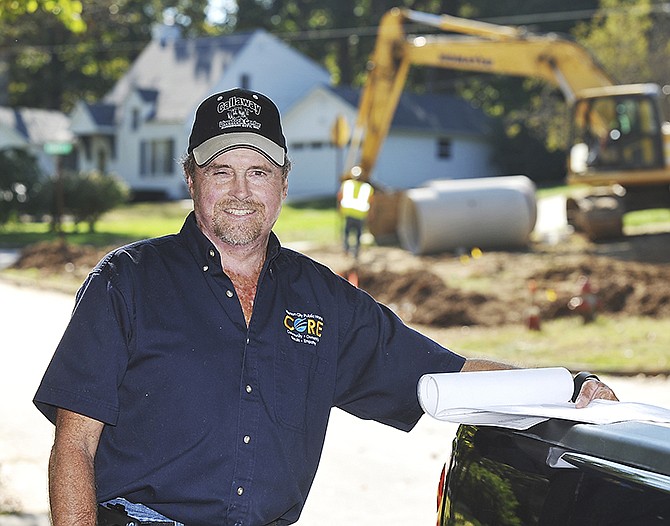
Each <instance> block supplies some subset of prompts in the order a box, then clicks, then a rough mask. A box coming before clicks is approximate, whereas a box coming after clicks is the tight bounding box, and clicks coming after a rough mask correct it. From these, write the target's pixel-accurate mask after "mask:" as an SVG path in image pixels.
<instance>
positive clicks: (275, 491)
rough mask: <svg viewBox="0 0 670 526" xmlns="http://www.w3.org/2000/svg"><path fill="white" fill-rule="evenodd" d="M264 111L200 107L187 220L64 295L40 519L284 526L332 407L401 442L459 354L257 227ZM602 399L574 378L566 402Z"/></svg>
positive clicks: (272, 208)
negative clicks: (70, 296) (573, 391)
mask: <svg viewBox="0 0 670 526" xmlns="http://www.w3.org/2000/svg"><path fill="white" fill-rule="evenodd" d="M286 153H287V152H286V141H285V139H284V136H283V132H282V129H281V123H280V117H279V112H278V111H277V108H276V107H275V105H274V104H273V103H272V101H270V99H268V98H267V97H265V96H264V95H261V94H259V93H255V92H251V91H247V90H242V89H234V90H230V91H226V92H223V93H219V94H216V95H213V96H211V97H209V98H208V99H206V100H205V101H203V102H202V104H201V105H200V106H199V108H198V110H197V111H196V115H195V121H194V124H193V129H192V132H191V136H190V139H189V146H188V153H187V156H186V157H185V159H184V161H183V167H184V171H185V175H186V181H187V183H188V188H189V191H190V193H191V196H192V198H193V203H194V212H193V213H191V214H190V215H189V216H188V218H187V219H186V221H185V223H184V226H183V227H182V230H181V231H180V232H179V233H178V234H175V235H169V236H165V237H162V238H158V239H151V240H146V241H140V242H137V243H134V244H131V245H129V246H126V247H123V248H120V249H118V250H115V251H114V252H112V253H111V254H109V255H108V256H107V257H105V258H104V259H103V260H102V261H101V262H100V263H99V264H98V266H97V267H96V268H95V269H94V270H93V271H92V273H91V274H90V276H89V278H88V279H87V280H86V282H85V283H84V285H83V286H82V288H81V289H80V291H79V292H78V294H77V302H76V306H75V309H74V311H73V314H72V319H71V321H70V323H69V325H68V327H67V329H66V331H65V333H64V335H63V338H62V340H61V342H60V344H59V346H58V348H57V350H56V352H55V355H54V358H53V360H52V362H51V364H50V365H49V367H48V369H47V371H46V373H45V376H44V378H43V381H42V383H41V385H40V387H39V389H38V391H37V394H36V396H35V403H36V405H37V407H38V408H39V409H40V410H41V411H42V412H43V413H44V414H45V415H46V416H47V417H48V418H49V419H50V420H52V421H53V422H55V424H56V435H55V440H54V446H53V450H52V454H51V458H50V463H49V467H50V469H49V474H50V475H49V479H50V482H49V488H50V501H51V512H52V520H53V524H54V525H56V526H61V525H73V524H76V525H77V526H92V525H95V524H96V508H97V507H98V505H99V504H100V505H101V506H100V508H99V513H100V524H103V525H107V524H121V523H122V524H125V522H118V520H117V519H115V518H109V519H108V518H107V517H108V516H109V515H110V514H114V513H118V512H121V513H122V514H128V515H129V516H132V517H134V518H135V519H138V520H136V521H135V522H136V523H137V522H139V523H140V524H144V523H146V524H172V525H179V524H186V525H188V526H211V525H245V526H246V525H249V526H262V525H268V524H274V525H282V524H290V523H293V522H295V521H297V519H298V517H299V515H300V511H301V509H302V507H303V505H304V503H305V499H306V497H307V493H308V492H309V488H310V486H311V483H312V480H313V477H314V475H315V472H316V468H317V465H318V462H319V456H320V454H321V448H322V445H323V440H324V437H325V432H326V425H327V422H328V416H329V412H330V409H331V407H333V406H337V407H340V408H342V409H344V410H346V411H348V412H350V413H352V414H354V415H357V416H359V417H361V418H366V419H375V420H378V421H380V422H383V423H386V424H389V425H392V426H394V427H397V428H400V429H404V430H409V429H411V428H412V426H413V425H414V424H416V422H417V421H418V419H419V417H420V416H421V414H422V412H421V409H420V407H419V405H418V401H417V397H416V385H417V381H418V379H419V377H420V376H421V375H422V374H424V373H426V372H435V371H454V372H456V371H459V370H464V371H466V370H467V371H472V370H485V369H495V368H505V367H506V366H504V365H501V364H496V363H493V362H486V361H481V360H465V359H464V358H462V357H461V356H458V355H457V354H454V353H452V352H451V351H449V350H447V349H445V348H443V347H441V346H439V345H438V344H437V343H435V342H433V341H431V340H429V339H427V338H425V337H423V336H422V335H420V334H418V333H417V332H415V331H413V330H411V329H409V328H407V327H406V326H405V325H403V323H402V322H401V321H400V320H399V319H398V318H397V317H396V316H395V315H394V314H393V313H392V312H390V310H389V309H387V308H386V307H384V306H383V305H380V304H378V303H376V302H375V301H374V300H373V299H372V298H370V297H369V296H368V295H367V294H365V293H364V292H363V291H361V290H359V289H357V288H355V287H353V286H352V285H350V284H349V283H347V282H346V281H344V280H343V279H341V278H339V277H338V276H336V275H335V274H334V273H333V272H331V271H330V270H329V269H327V268H326V267H324V266H322V265H320V264H318V263H316V262H315V261H313V260H311V259H309V258H307V257H305V256H303V255H301V254H298V253H296V252H293V251H291V250H288V249H285V248H282V247H281V246H280V244H279V241H278V239H277V238H276V237H275V236H274V234H273V233H272V227H273V225H274V223H275V221H276V220H277V217H278V215H279V211H280V209H281V206H282V203H283V201H284V199H285V198H286V195H287V189H288V182H287V175H288V171H289V167H290V163H289V160H288V158H287V156H286ZM596 396H598V397H609V398H613V397H614V394H613V393H612V392H611V391H610V390H609V389H608V388H607V387H606V386H604V385H603V384H601V383H600V382H598V381H587V382H585V383H584V387H583V389H582V399H581V400H580V402H579V403H580V404H584V403H587V402H588V400H590V399H591V398H593V397H596Z"/></svg>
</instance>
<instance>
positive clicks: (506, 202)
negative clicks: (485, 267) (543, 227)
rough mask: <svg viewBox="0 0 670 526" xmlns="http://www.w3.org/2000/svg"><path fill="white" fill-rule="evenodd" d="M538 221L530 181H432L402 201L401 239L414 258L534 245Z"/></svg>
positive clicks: (508, 178) (509, 178)
mask: <svg viewBox="0 0 670 526" xmlns="http://www.w3.org/2000/svg"><path fill="white" fill-rule="evenodd" d="M536 220H537V201H536V198H535V185H534V184H533V182H532V181H531V180H530V179H529V178H528V177H526V176H523V175H514V176H505V177H486V178H478V179H456V180H439V181H432V182H430V183H428V184H427V185H426V186H424V187H421V188H413V189H411V190H408V191H407V192H405V194H404V195H403V196H402V197H401V198H400V204H399V217H398V238H399V241H400V245H401V246H402V247H403V248H404V249H405V250H409V251H410V252H412V253H414V254H431V253H437V252H443V251H451V250H457V249H460V248H472V247H479V248H487V249H490V248H517V247H524V246H527V245H528V242H529V237H530V233H531V232H532V231H533V228H534V227H535V221H536Z"/></svg>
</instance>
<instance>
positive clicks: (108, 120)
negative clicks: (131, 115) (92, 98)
mask: <svg viewBox="0 0 670 526" xmlns="http://www.w3.org/2000/svg"><path fill="white" fill-rule="evenodd" d="M86 107H87V108H88V111H89V114H90V115H91V118H92V119H93V122H95V124H96V125H97V126H99V127H106V126H113V125H114V111H115V110H116V107H115V106H114V105H112V104H105V103H103V102H101V103H98V104H89V105H87V106H86Z"/></svg>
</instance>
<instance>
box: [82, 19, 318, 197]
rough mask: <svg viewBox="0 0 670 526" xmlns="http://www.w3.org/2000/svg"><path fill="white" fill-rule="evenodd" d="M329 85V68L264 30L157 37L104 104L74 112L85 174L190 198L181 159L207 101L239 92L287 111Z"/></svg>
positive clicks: (145, 190) (143, 191) (148, 192)
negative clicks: (197, 113) (231, 91)
mask: <svg viewBox="0 0 670 526" xmlns="http://www.w3.org/2000/svg"><path fill="white" fill-rule="evenodd" d="M329 81H330V77H329V75H328V72H327V71H326V70H325V69H324V68H322V67H320V66H318V65H317V64H316V63H314V62H313V61H311V60H309V59H308V58H307V57H305V56H303V55H302V54H300V53H298V52H297V51H295V50H294V49H292V48H290V47H289V46H287V45H286V44H284V43H283V42H281V41H280V40H278V39H276V38H275V37H273V36H271V35H270V34H269V33H267V32H265V31H260V30H259V31H255V32H253V33H245V34H235V35H228V36H221V37H209V38H198V39H189V40H186V39H179V38H168V39H164V38H157V39H154V40H153V41H152V42H151V43H150V44H149V45H148V46H147V47H146V48H145V49H144V51H143V52H142V53H141V54H140V56H139V57H138V58H137V60H136V61H135V63H134V64H133V65H132V67H131V68H130V70H129V71H128V73H127V74H126V75H124V76H123V78H122V79H121V80H120V81H119V82H118V83H117V84H116V85H115V86H114V88H113V89H112V91H111V92H110V93H109V94H107V95H106V96H105V97H104V99H103V101H102V102H101V103H100V104H96V105H88V104H85V103H83V102H80V103H78V104H77V106H76V107H75V109H74V110H73V112H72V114H71V119H72V132H73V133H74V134H75V135H76V136H77V139H78V140H77V145H78V148H77V149H78V153H79V165H80V168H81V169H82V170H86V169H99V170H103V171H105V172H110V173H115V174H117V175H118V176H120V177H121V178H122V179H124V180H125V181H126V182H127V183H128V185H129V186H130V187H131V189H132V190H133V191H134V192H135V193H136V194H138V195H144V196H150V195H156V196H159V195H164V196H166V197H169V198H179V197H184V196H186V185H185V183H184V181H183V177H182V174H181V170H180V168H179V165H178V162H177V160H178V159H179V158H180V157H181V155H182V154H183V153H184V152H185V151H186V147H187V143H188V135H189V132H190V128H191V124H192V122H193V115H194V113H195V110H196V108H197V106H198V104H199V103H200V102H201V101H202V100H203V99H205V98H206V97H207V96H209V95H210V94H212V93H214V92H216V91H220V90H224V89H228V88H231V87H235V86H240V87H245V88H249V89H253V90H256V91H260V92H263V93H266V94H267V95H269V96H270V97H271V98H272V99H273V100H274V101H275V102H276V103H277V106H278V107H279V108H280V109H281V108H287V107H290V106H291V105H293V104H294V103H296V102H297V101H299V100H300V99H302V98H303V97H304V96H305V95H306V94H307V93H308V92H309V91H310V90H311V89H312V88H313V87H315V86H319V85H322V84H328V83H329Z"/></svg>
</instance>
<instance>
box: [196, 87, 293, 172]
mask: <svg viewBox="0 0 670 526" xmlns="http://www.w3.org/2000/svg"><path fill="white" fill-rule="evenodd" d="M235 148H251V149H252V150H256V151H257V152H259V153H261V154H263V155H264V156H265V157H267V158H268V159H269V160H270V161H272V162H273V163H274V164H276V165H277V166H284V165H285V164H286V139H285V137H284V134H283V133H282V128H281V118H280V116H279V110H278V109H277V106H275V104H274V102H272V101H271V100H270V99H269V98H268V97H266V96H265V95H263V94H262V93H257V92H255V91H250V90H246V89H242V88H235V89H231V90H228V91H223V92H221V93H216V94H214V95H211V96H210V97H208V98H206V99H205V100H204V101H202V102H201V103H200V106H198V109H197V110H196V112H195V119H194V121H193V128H192V129H191V136H190V137H189V140H188V153H189V154H190V153H193V156H194V158H195V162H196V164H197V165H198V166H203V165H205V164H207V163H208V162H209V161H211V160H212V159H214V157H216V156H217V155H219V154H221V153H223V152H227V151H229V150H233V149H235Z"/></svg>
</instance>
